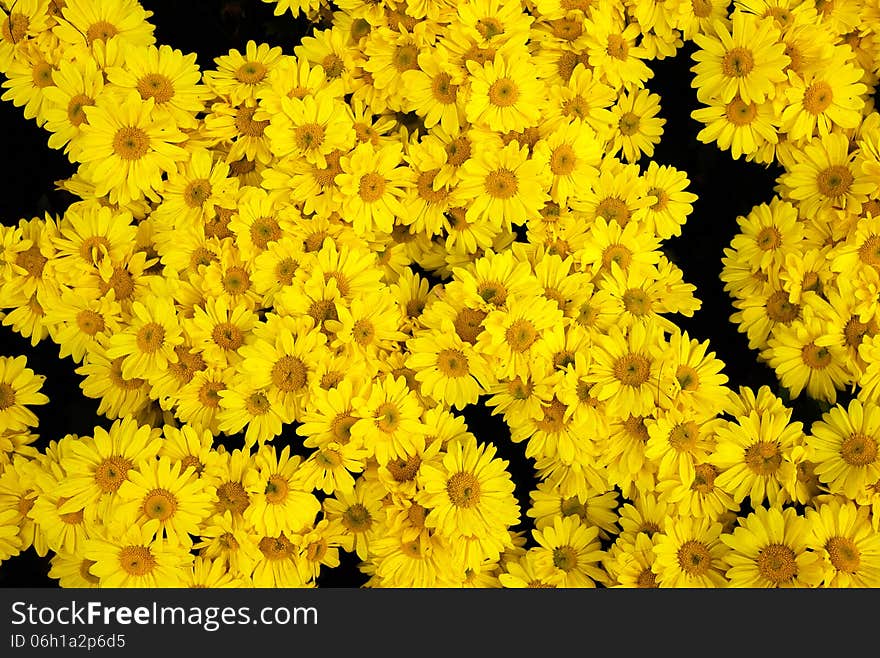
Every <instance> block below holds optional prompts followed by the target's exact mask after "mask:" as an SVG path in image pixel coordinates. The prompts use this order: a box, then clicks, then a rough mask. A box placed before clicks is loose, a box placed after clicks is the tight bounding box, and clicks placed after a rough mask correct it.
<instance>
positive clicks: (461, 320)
mask: <svg viewBox="0 0 880 658" xmlns="http://www.w3.org/2000/svg"><path fill="white" fill-rule="evenodd" d="M486 315H487V313H486V311H482V310H480V309H473V308H463V309H461V310H460V311H459V312H458V313H457V314H456V316H455V321H454V322H453V326H454V327H455V333H456V334H458V337H459V338H461V339H462V340H463V341H464V342H465V343H470V344H471V345H473V344H475V343H476V342H477V337H478V336H479V335H480V334H481V333H483V320H485V319H486Z"/></svg>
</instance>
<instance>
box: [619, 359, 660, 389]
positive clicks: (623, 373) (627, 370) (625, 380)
mask: <svg viewBox="0 0 880 658" xmlns="http://www.w3.org/2000/svg"><path fill="white" fill-rule="evenodd" d="M650 376H651V360H650V359H649V358H648V357H646V356H644V355H643V354H633V353H630V354H626V355H624V356H621V357H619V358H618V359H616V360H615V361H614V377H615V378H616V379H617V380H618V381H619V382H620V383H621V384H623V385H625V386H632V387H637V386H641V385H642V384H644V383H645V382H647V381H648V379H649V378H650Z"/></svg>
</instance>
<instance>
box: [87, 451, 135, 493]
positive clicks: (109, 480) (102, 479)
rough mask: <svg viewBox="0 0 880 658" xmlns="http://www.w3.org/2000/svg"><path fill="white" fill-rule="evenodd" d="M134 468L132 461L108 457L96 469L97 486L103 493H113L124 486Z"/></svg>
mask: <svg viewBox="0 0 880 658" xmlns="http://www.w3.org/2000/svg"><path fill="white" fill-rule="evenodd" d="M133 467H134V464H133V463H132V462H131V460H130V459H126V458H125V457H119V456H113V457H107V458H106V459H105V460H104V461H102V462H101V463H100V464H98V467H97V468H96V469H95V484H97V485H98V488H99V489H100V490H101V491H102V492H103V493H112V492H114V491H116V490H117V489H119V487H120V486H122V483H123V482H125V478H126V475H128V471H129V470H130V469H132V468H133Z"/></svg>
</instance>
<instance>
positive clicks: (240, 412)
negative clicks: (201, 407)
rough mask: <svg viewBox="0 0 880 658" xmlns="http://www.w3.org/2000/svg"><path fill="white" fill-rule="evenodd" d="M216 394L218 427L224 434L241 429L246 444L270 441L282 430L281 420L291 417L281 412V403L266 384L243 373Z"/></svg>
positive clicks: (234, 432)
mask: <svg viewBox="0 0 880 658" xmlns="http://www.w3.org/2000/svg"><path fill="white" fill-rule="evenodd" d="M216 394H217V395H218V396H219V400H218V407H219V409H217V428H218V429H219V430H220V431H222V432H225V433H226V434H236V433H238V432H241V431H242V430H244V442H245V445H246V446H247V447H251V446H253V445H255V444H257V445H263V444H264V443H265V442H266V441H271V440H272V439H273V438H275V437H276V436H278V435H279V434H281V431H282V429H283V425H284V423H288V422H290V421H291V420H292V419H291V418H288V417H286V415H284V416H283V415H282V414H284V413H285V409H284V407H283V405H282V404H281V402H280V401H278V400H274V399H271V398H270V397H269V391H268V389H267V388H263V387H259V386H257V385H256V384H254V383H253V382H252V381H251V380H250V378H249V377H247V376H246V375H241V376H239V377H235V378H233V380H232V381H230V382H229V384H228V387H227V388H223V389H221V390H219V391H217V392H216Z"/></svg>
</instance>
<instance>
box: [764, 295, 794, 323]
mask: <svg viewBox="0 0 880 658" xmlns="http://www.w3.org/2000/svg"><path fill="white" fill-rule="evenodd" d="M800 312H801V307H800V305H799V304H793V303H791V302H790V301H789V300H788V293H787V292H785V291H784V290H779V291H777V292H774V293H773V294H772V295H770V297H769V298H768V299H767V317H768V318H770V319H771V320H773V322H781V323H782V324H790V323H792V322H793V321H794V320H795V319H796V318H797V317H798V315H800Z"/></svg>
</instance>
